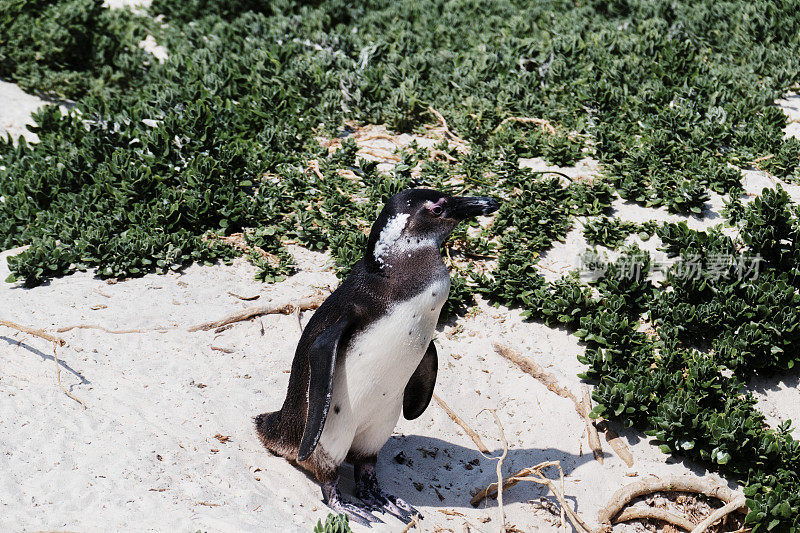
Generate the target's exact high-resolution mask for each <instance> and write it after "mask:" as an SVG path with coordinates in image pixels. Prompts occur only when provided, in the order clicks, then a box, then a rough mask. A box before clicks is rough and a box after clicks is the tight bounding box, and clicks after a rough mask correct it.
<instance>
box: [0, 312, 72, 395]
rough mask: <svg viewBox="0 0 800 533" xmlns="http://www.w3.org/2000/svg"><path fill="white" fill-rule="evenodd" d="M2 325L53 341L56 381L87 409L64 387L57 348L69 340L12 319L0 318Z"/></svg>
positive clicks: (67, 393)
mask: <svg viewBox="0 0 800 533" xmlns="http://www.w3.org/2000/svg"><path fill="white" fill-rule="evenodd" d="M0 326H5V327H7V328H11V329H15V330H17V331H21V332H23V333H27V334H29V335H33V336H35V337H39V338H41V339H44V340H46V341H50V342H52V343H53V361H55V363H56V381H58V386H59V387H60V388H61V390H62V391H64V394H66V395H67V396H69V397H70V398H72V399H73V400H75V401H76V402H78V403H79V404H81V407H83V408H84V409H86V404H85V403H83V401H81V400H80V399H79V398H78V397H76V396H75V395H73V394H72V393H71V392H69V391H68V390H67V388H66V387H64V384H63V383H61V363H60V362H59V360H58V353H57V351H56V349H57V348H58V347H59V346H64V345H65V344H67V341H65V340H64V339H62V338H61V337H54V336H53V335H50V334H49V333H47V332H46V331H44V330H41V329H34V328H29V327H28V326H23V325H21V324H17V323H16V322H11V321H10V320H2V319H0Z"/></svg>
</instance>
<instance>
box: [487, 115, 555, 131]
mask: <svg viewBox="0 0 800 533" xmlns="http://www.w3.org/2000/svg"><path fill="white" fill-rule="evenodd" d="M509 122H516V123H519V124H536V125H538V126H540V127H541V128H542V130H543V131H544V132H546V133H549V134H550V135H554V134H555V133H556V129H555V128H554V127H553V125H552V124H550V121H549V120H545V119H543V118H532V117H508V118H504V119H503V121H502V122H501V123H500V124H498V125H497V127H496V128H495V129H494V131H492V133H497V132H498V131H500V128H502V127H503V126H505V125H506V124H508V123H509Z"/></svg>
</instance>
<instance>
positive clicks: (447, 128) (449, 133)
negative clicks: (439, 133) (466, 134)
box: [428, 106, 467, 144]
mask: <svg viewBox="0 0 800 533" xmlns="http://www.w3.org/2000/svg"><path fill="white" fill-rule="evenodd" d="M428 111H430V112H431V114H432V115H433V116H435V117H436V119H437V120H438V121H439V122H440V123H441V125H442V128H443V129H444V133H445V135H447V136H448V137H450V138H451V139H453V140H454V141H456V142H458V143H461V144H467V141H465V140H464V139H462V138H461V137H459V136H458V135H456V134H455V133H453V132H452V131H451V130H450V126H448V125H447V121H446V120H445V119H444V117H443V116H442V114H441V113H439V112H438V111H436V110H435V109H434V108H433V106H428Z"/></svg>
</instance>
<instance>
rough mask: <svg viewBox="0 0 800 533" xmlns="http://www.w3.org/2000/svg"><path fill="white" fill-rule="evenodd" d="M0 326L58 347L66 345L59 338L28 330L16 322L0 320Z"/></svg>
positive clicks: (32, 329)
mask: <svg viewBox="0 0 800 533" xmlns="http://www.w3.org/2000/svg"><path fill="white" fill-rule="evenodd" d="M0 326H5V327H7V328H11V329H15V330H17V331H21V332H23V333H27V334H29V335H34V336H36V337H39V338H41V339H44V340H47V341H50V342H53V343H56V344H58V345H59V346H64V345H65V344H67V341H65V340H64V339H62V338H61V337H54V336H53V335H50V334H49V333H47V332H46V331H44V330H42V329H34V328H29V327H28V326H22V325H20V324H17V323H16V322H11V321H10V320H3V319H0Z"/></svg>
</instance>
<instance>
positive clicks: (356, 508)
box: [322, 478, 384, 527]
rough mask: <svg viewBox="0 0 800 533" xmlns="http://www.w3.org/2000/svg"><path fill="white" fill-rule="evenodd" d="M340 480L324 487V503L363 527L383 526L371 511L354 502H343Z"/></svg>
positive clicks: (381, 521)
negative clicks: (339, 485)
mask: <svg viewBox="0 0 800 533" xmlns="http://www.w3.org/2000/svg"><path fill="white" fill-rule="evenodd" d="M338 482H339V480H338V478H337V479H335V480H334V481H331V482H330V483H325V484H323V485H322V501H323V502H325V505H327V506H328V507H330V508H331V509H332V510H333V511H334V512H335V513H337V514H344V515H347V517H348V518H349V519H350V520H351V521H353V522H355V523H357V524H361V525H362V526H367V527H371V525H372V524H383V523H384V522H383V520H381V519H380V518H378V517H377V516H375V515H373V514H372V513H371V512H370V510H369V509H367V508H365V507H362V506H361V505H359V504H357V503H353V502H347V501H344V500H342V496H341V494H340V493H339V487H338Z"/></svg>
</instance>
